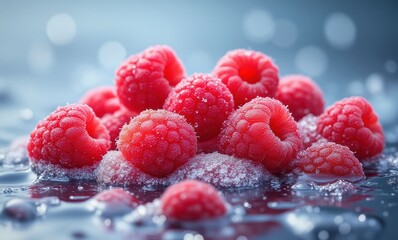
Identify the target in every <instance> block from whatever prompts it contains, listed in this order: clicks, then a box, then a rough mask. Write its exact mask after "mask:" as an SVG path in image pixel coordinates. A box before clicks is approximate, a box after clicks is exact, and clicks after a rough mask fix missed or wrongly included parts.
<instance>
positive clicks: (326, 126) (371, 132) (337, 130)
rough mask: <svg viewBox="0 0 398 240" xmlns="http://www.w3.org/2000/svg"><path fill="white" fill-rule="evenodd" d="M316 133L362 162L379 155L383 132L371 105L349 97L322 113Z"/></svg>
mask: <svg viewBox="0 0 398 240" xmlns="http://www.w3.org/2000/svg"><path fill="white" fill-rule="evenodd" d="M317 132H318V133H319V134H320V135H321V136H322V137H324V138H325V139H327V140H328V141H332V142H335V143H338V144H341V145H344V146H347V147H349V148H350V149H351V151H353V152H354V154H355V156H356V157H357V158H358V159H359V160H361V159H365V158H369V157H373V156H375V155H378V154H380V153H381V152H382V151H383V148H384V132H383V129H382V126H381V124H380V122H379V119H378V116H377V114H376V113H375V112H374V110H373V108H372V106H371V104H370V103H369V102H368V101H367V100H366V99H365V98H363V97H349V98H345V99H343V100H340V101H338V102H336V103H334V104H333V105H332V106H330V107H329V108H327V109H326V111H325V112H324V113H323V114H321V115H320V116H319V118H318V122H317Z"/></svg>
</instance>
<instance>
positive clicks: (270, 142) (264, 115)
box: [219, 97, 301, 173]
mask: <svg viewBox="0 0 398 240" xmlns="http://www.w3.org/2000/svg"><path fill="white" fill-rule="evenodd" d="M300 148H301V138H300V134H299V132H298V129H297V123H296V122H295V121H294V119H293V118H292V116H291V114H290V112H289V111H288V109H287V108H286V106H285V105H283V104H282V103H281V102H279V101H278V100H275V99H272V98H260V97H258V98H255V99H253V100H251V101H250V102H248V103H246V104H245V105H243V106H242V107H240V108H239V109H237V110H236V111H235V112H233V113H232V114H231V116H230V117H229V118H228V120H227V121H225V122H224V125H223V129H222V130H221V133H220V137H219V150H220V151H221V152H223V153H225V154H228V155H234V156H236V157H238V158H247V159H251V160H254V161H258V162H262V163H263V164H264V165H265V167H266V168H267V169H268V170H269V171H270V172H273V173H280V172H282V171H285V170H286V169H284V168H285V166H286V165H288V163H289V162H290V161H292V160H293V159H294V158H295V157H296V155H297V152H298V151H299V150H300Z"/></svg>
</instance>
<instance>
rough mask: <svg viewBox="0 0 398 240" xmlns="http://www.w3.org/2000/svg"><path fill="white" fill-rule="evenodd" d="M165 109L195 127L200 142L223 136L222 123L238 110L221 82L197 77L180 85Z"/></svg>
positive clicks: (195, 75) (211, 77) (183, 81)
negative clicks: (183, 118)
mask: <svg viewBox="0 0 398 240" xmlns="http://www.w3.org/2000/svg"><path fill="white" fill-rule="evenodd" d="M164 109H166V110H169V111H172V112H175V113H178V114H180V115H182V116H184V117H185V118H186V119H187V121H188V122H189V123H190V124H191V125H192V126H194V128H195V131H196V133H197V135H198V137H199V140H200V141H206V140H209V139H211V138H213V137H215V136H217V134H218V133H219V132H220V128H221V125H222V123H223V122H224V121H225V120H226V119H227V117H228V116H229V114H230V113H231V112H232V111H233V110H234V101H233V97H232V94H231V92H230V91H229V90H228V88H227V87H226V86H225V85H224V84H223V83H222V82H221V81H220V79H218V78H215V77H213V76H211V75H207V74H194V75H192V76H190V77H188V78H185V79H183V80H182V81H181V82H180V83H179V84H177V86H176V87H175V88H174V90H173V92H172V93H171V94H170V95H169V97H168V98H167V100H166V102H165V104H164Z"/></svg>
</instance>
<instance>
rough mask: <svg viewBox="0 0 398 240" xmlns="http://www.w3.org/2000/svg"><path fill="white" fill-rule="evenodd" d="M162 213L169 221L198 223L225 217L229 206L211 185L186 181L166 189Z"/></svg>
mask: <svg viewBox="0 0 398 240" xmlns="http://www.w3.org/2000/svg"><path fill="white" fill-rule="evenodd" d="M161 211H162V213H163V214H164V215H165V216H166V218H168V219H169V220H182V221H198V220H206V219H212V218H217V217H222V216H224V215H225V214H226V213H227V206H226V202H225V200H224V199H223V197H222V196H221V195H220V193H219V192H218V191H217V190H216V189H215V188H213V187H212V186H211V185H209V184H206V183H202V182H199V181H195V180H185V181H182V182H180V183H177V184H175V185H172V186H170V187H168V188H167V189H166V191H165V192H164V194H163V195H162V196H161Z"/></svg>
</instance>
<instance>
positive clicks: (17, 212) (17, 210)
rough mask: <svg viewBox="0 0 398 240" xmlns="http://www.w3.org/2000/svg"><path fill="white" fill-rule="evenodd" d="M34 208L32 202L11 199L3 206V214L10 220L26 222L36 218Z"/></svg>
mask: <svg viewBox="0 0 398 240" xmlns="http://www.w3.org/2000/svg"><path fill="white" fill-rule="evenodd" d="M36 211H37V210H36V206H35V204H34V203H33V202H32V201H29V200H24V199H19V198H13V199H10V200H8V201H7V202H6V203H5V204H4V209H3V212H4V213H5V214H6V215H7V216H8V217H10V218H13V219H15V220H19V221H28V220H32V219H34V218H35V217H36V214H37V212H36Z"/></svg>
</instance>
